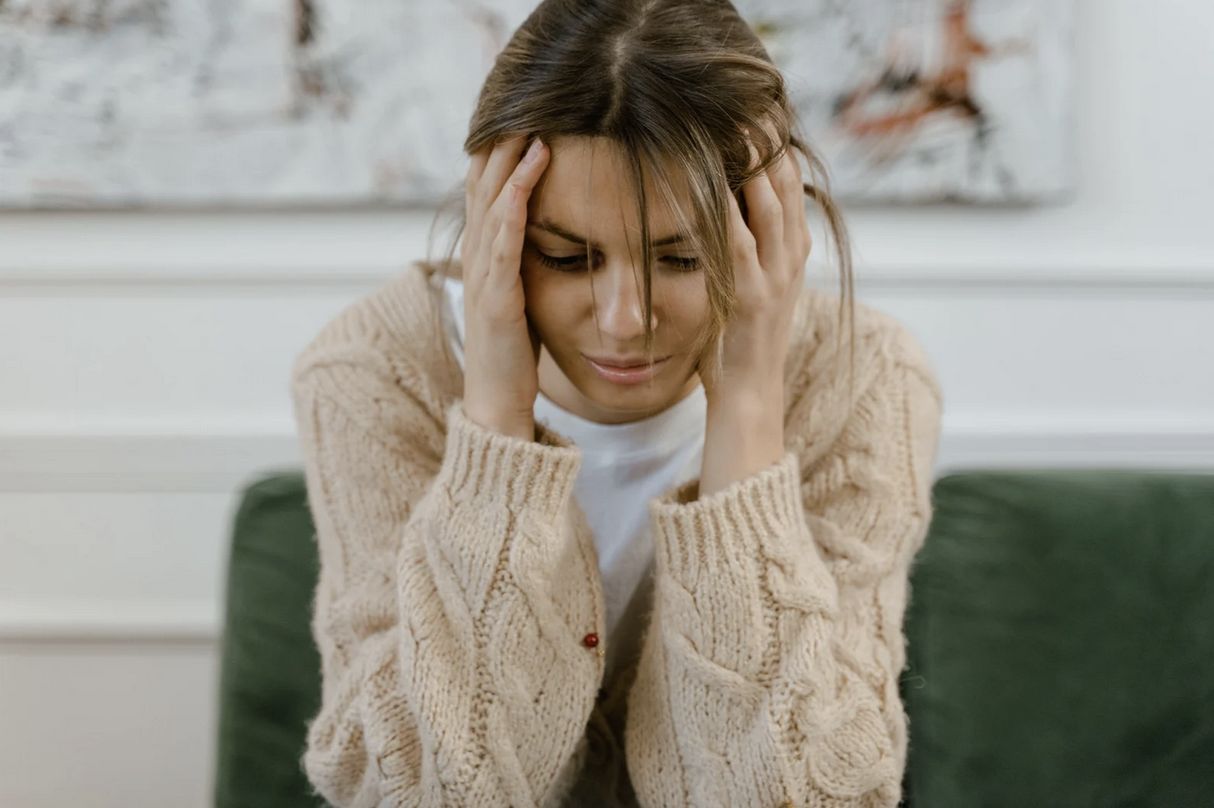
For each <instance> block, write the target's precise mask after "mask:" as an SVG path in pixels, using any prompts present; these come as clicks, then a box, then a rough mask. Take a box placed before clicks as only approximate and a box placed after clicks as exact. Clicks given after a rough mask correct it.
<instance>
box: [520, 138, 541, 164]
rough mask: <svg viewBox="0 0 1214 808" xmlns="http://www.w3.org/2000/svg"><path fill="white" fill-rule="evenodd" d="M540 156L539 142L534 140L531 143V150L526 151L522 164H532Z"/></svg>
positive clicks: (537, 139)
mask: <svg viewBox="0 0 1214 808" xmlns="http://www.w3.org/2000/svg"><path fill="white" fill-rule="evenodd" d="M539 156H540V140H539V138H536V139H535V140H533V141H531V148H529V149H527V154H526V155H524V156H523V162H524V163H534V162H535V160H536V158H537V157H539Z"/></svg>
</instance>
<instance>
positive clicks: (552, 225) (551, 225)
mask: <svg viewBox="0 0 1214 808" xmlns="http://www.w3.org/2000/svg"><path fill="white" fill-rule="evenodd" d="M527 226H528V227H535V228H538V229H540V230H543V231H545V232H548V233H551V234H553V235H554V236H560V237H561V238H563V239H565V240H566V241H572V242H573V243H574V244H580V245H582V246H583V247H585V246H589V247H591V248H593V249H596V250H597V249H599V247H598V245H597V244H594V243H593V242H591V241H590V240H589V239H586V238H583V237H582V236H579V235H578V234H577V233H574V232H571V231H570V230H567V229H566V228H564V227H561V226H560V225H559V224H557V223H556V222H554V221H552V220H551V219H537V220H536V221H534V222H527ZM684 241H687V236H686V235H685V234H683V233H675V234H674V235H673V236H666V237H665V238H660V239H657V240H656V241H654V242H653V246H654V247H665V246H666V245H668V244H679V243H681V242H684Z"/></svg>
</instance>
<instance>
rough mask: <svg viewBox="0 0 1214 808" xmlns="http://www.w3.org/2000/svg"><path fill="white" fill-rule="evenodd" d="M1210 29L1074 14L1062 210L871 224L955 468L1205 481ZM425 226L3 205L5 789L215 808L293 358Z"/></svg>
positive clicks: (1094, 8)
mask: <svg viewBox="0 0 1214 808" xmlns="http://www.w3.org/2000/svg"><path fill="white" fill-rule="evenodd" d="M1210 30H1214V5H1212V4H1209V3H1207V2H1205V0H1183V2H1182V1H1181V0H1174V1H1173V2H1170V3H1145V2H1129V0H1086V1H1081V2H1080V11H1079V42H1078V48H1079V71H1078V94H1079V100H1078V104H1079V107H1080V109H1079V114H1078V116H1077V117H1078V121H1079V126H1080V131H1079V133H1078V137H1079V142H1080V148H1079V150H1078V151H1079V157H1080V160H1081V166H1080V172H1079V174H1080V182H1081V188H1080V191H1079V195H1078V197H1077V198H1076V199H1075V200H1074V201H1073V202H1072V203H1070V204H1069V205H1066V206H1060V207H1053V208H1040V209H1038V208H1027V209H1014V208H1004V209H981V210H979V209H966V208H958V207H934V208H925V209H915V210H906V209H869V210H856V211H852V212H851V223H852V225H853V228H854V233H855V236H856V241H857V246H858V250H859V258H860V266H859V284H860V285H859V288H860V292H861V294H862V296H863V297H864V299H865V300H866V301H868V302H870V303H872V304H874V305H877V306H879V307H882V308H884V309H887V310H889V311H890V312H892V313H894V314H895V315H897V316H898V317H900V318H901V319H903V320H904V321H905V322H907V323H908V324H909V325H911V326H912V327H913V328H914V330H915V331H916V332H917V333H918V334H919V335H920V337H921V338H922V340H923V342H924V343H925V345H926V347H927V349H928V351H929V353H930V354H931V356H932V358H933V360H934V362H935V364H936V367H937V370H938V371H939V374H940V377H941V379H942V382H943V385H944V388H945V395H946V412H945V435H944V438H943V445H942V451H941V457H940V460H941V465H940V470H941V471H942V472H943V471H946V470H948V469H950V468H960V467H970V466H975V465H988V466H999V465H1026V464H1027V465H1051V466H1058V465H1106V466H1130V467H1152V468H1185V469H1205V470H1210V469H1214V406H1212V403H1211V402H1214V370H1212V369H1214V226H1211V222H1212V221H1214V200H1212V197H1214V193H1212V192H1214V156H1211V154H1210V144H1211V138H1210V134H1209V133H1210V132H1211V131H1214V105H1212V104H1211V96H1210V91H1209V87H1210V86H1211V82H1212V80H1214V58H1212V57H1211V55H1210V49H1209V45H1208V42H1207V39H1208V37H1207V34H1208V32H1209V31H1210ZM429 221H430V215H429V212H426V211H421V212H416V213H400V212H393V213H385V212H374V211H362V212H332V213H261V214H232V213H190V214H167V213H151V212H142V213H104V214H103V213H97V214H66V213H64V214H59V213H45V212H42V213H8V214H0V805H3V806H5V808H26V807H27V806H68V805H89V806H110V805H113V806H118V805H121V806H124V807H125V808H130V807H132V806H145V805H146V806H161V805H176V806H183V808H190V807H191V806H201V805H204V804H206V803H208V802H209V800H210V791H209V789H210V777H211V769H212V760H213V751H212V748H211V747H212V735H213V731H214V723H215V718H214V691H215V687H216V681H217V677H216V674H217V664H218V661H217V658H216V653H215V648H216V646H215V640H216V635H217V628H218V621H219V616H220V598H221V588H222V578H221V576H222V570H223V564H224V561H225V558H224V556H225V552H226V549H225V548H226V539H227V531H228V529H229V526H230V520H231V515H232V512H233V508H234V505H235V501H234V492H235V491H236V490H237V488H238V487H239V486H240V485H242V484H243V483H244V482H247V481H248V480H249V479H251V478H252V476H254V475H256V474H258V473H260V472H262V471H264V470H268V469H271V468H278V467H288V466H292V465H294V464H296V463H297V462H298V457H297V452H296V448H295V443H294V423H293V421H292V418H291V412H290V405H289V401H288V397H287V386H286V385H287V372H288V368H289V365H290V362H291V360H292V359H293V357H294V355H295V353H296V352H297V351H298V350H299V348H301V347H302V346H303V345H304V344H305V343H306V342H307V341H308V340H309V339H310V338H311V337H312V335H313V334H315V332H316V331H317V330H318V329H319V328H320V327H321V326H322V325H323V323H324V322H325V321H326V320H327V319H328V318H329V317H331V316H332V315H333V314H334V313H335V312H336V311H337V310H338V309H339V308H341V307H342V306H344V305H345V304H346V303H347V302H349V301H350V300H352V299H353V298H355V297H357V296H359V295H361V294H364V293H366V292H368V291H370V290H371V289H372V288H373V287H374V286H376V285H377V284H379V283H381V282H383V281H384V280H385V279H386V278H388V277H390V276H391V275H392V274H393V273H395V272H396V271H398V269H399V268H400V267H401V266H402V264H403V263H404V262H406V261H408V260H410V259H412V258H415V257H419V256H420V255H421V254H422V252H423V249H424V245H425V236H426V230H427V227H428V226H429ZM818 243H819V244H822V243H823V241H822V239H821V238H819V240H818Z"/></svg>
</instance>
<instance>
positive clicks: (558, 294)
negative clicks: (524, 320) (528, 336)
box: [522, 268, 574, 342]
mask: <svg viewBox="0 0 1214 808" xmlns="http://www.w3.org/2000/svg"><path fill="white" fill-rule="evenodd" d="M522 279H523V295H524V297H525V298H526V301H527V302H526V305H527V317H528V318H529V319H530V320H531V322H532V323H533V324H534V325H535V327H536V329H537V330H538V331H539V332H540V337H541V338H543V339H544V341H545V342H553V341H557V340H559V338H560V337H561V336H562V335H565V334H566V333H567V332H568V331H569V323H568V322H567V321H568V320H569V317H570V312H571V311H572V310H573V308H574V307H573V305H572V301H571V300H569V294H568V292H567V291H562V288H561V287H562V285H563V284H561V283H559V282H555V283H554V282H553V279H552V278H550V277H549V278H546V277H544V273H543V271H542V270H528V269H526V268H524V270H523V272H522Z"/></svg>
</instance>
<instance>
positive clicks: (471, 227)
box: [460, 148, 491, 266]
mask: <svg viewBox="0 0 1214 808" xmlns="http://www.w3.org/2000/svg"><path fill="white" fill-rule="evenodd" d="M490 151H491V149H488V148H483V149H481V150H480V151H478V152H477V153H476V154H473V155H472V159H471V162H470V163H469V164H468V174H467V176H466V177H465V178H464V234H465V235H464V238H463V239H462V243H461V245H460V247H461V250H462V248H463V247H464V246H467V247H470V248H471V249H472V250H474V251H475V250H476V249H477V244H478V242H479V241H480V232H481V230H480V227H481V219H482V211H480V210H478V206H477V202H476V187H477V185H478V184H479V183H480V180H481V176H482V175H483V174H484V173H485V166H486V165H488V164H489V152H490ZM463 263H464V265H465V266H466V265H467V261H463Z"/></svg>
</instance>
